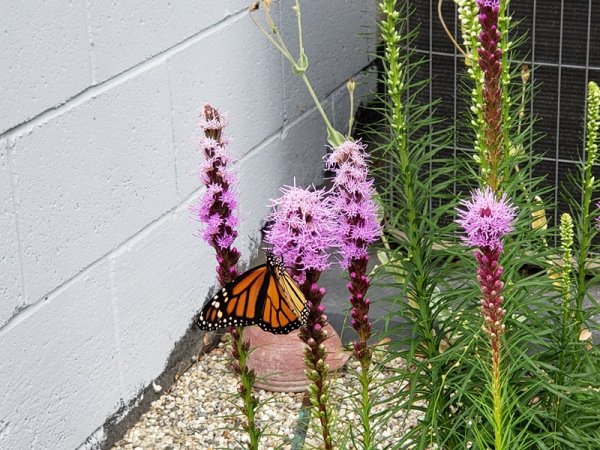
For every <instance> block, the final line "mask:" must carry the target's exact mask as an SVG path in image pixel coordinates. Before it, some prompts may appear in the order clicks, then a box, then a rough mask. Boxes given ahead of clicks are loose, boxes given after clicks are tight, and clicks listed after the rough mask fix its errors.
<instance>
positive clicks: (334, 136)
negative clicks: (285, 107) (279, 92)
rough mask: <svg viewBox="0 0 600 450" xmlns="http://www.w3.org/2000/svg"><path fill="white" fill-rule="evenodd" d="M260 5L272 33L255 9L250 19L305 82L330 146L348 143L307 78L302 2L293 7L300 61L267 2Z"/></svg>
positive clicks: (297, 1) (297, 0)
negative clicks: (280, 29)
mask: <svg viewBox="0 0 600 450" xmlns="http://www.w3.org/2000/svg"><path fill="white" fill-rule="evenodd" d="M260 3H261V5H262V7H263V9H264V11H265V17H266V20H267V23H268V24H269V26H270V28H271V32H267V30H265V29H264V27H263V26H262V25H261V24H260V23H258V21H257V20H256V19H255V18H254V15H253V14H252V11H253V10H254V9H251V10H250V17H251V19H252V21H253V22H254V24H255V25H256V27H257V28H258V29H259V30H260V31H261V32H262V33H263V34H264V35H265V36H266V37H267V39H268V40H269V42H271V44H273V46H274V47H275V48H276V49H277V50H279V52H280V53H281V54H282V55H283V56H284V57H285V59H287V60H288V62H289V63H290V66H291V68H292V71H293V72H294V73H295V74H296V75H298V76H299V77H300V79H301V80H302V81H303V82H304V85H305V86H306V89H307V91H308V93H309V95H310V96H311V98H312V100H313V102H314V103H315V106H316V108H317V110H318V111H319V114H321V118H322V119H323V122H324V123H325V126H326V128H327V141H328V142H329V145H331V146H332V147H339V146H340V145H342V144H343V143H344V141H346V138H345V137H344V135H343V134H342V133H340V132H339V131H337V130H336V129H335V128H334V127H333V125H332V124H331V121H330V120H329V117H327V114H326V113H325V110H324V109H323V106H322V105H321V102H320V100H319V97H318V96H317V94H316V93H315V90H314V89H313V87H312V85H311V83H310V80H309V79H308V77H307V76H306V71H307V70H308V57H307V56H306V53H305V52H304V42H303V36H302V12H301V10H300V1H299V0H296V3H295V5H294V7H293V10H294V13H295V14H296V19H297V27H298V46H299V49H298V54H299V56H298V59H296V58H294V56H293V55H292V53H291V52H290V50H289V49H288V47H287V45H285V41H284V40H283V37H282V36H281V33H280V31H279V29H278V28H277V25H276V24H275V22H274V21H273V17H272V16H271V7H270V5H269V4H267V2H265V1H264V0H262V1H261V2H260Z"/></svg>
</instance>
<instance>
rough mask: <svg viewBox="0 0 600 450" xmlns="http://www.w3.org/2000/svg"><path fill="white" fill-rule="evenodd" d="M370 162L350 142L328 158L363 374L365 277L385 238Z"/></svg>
mask: <svg viewBox="0 0 600 450" xmlns="http://www.w3.org/2000/svg"><path fill="white" fill-rule="evenodd" d="M367 159H368V158H367V155H366V153H365V146H364V145H363V144H362V143H361V142H353V141H349V140H348V141H346V142H344V143H343V144H342V145H340V146H339V147H337V148H335V149H334V150H333V152H332V153H331V155H329V157H328V158H327V167H328V168H329V169H331V170H333V172H334V173H335V175H334V178H333V190H334V206H335V211H336V212H337V215H338V217H339V227H338V230H337V237H338V247H339V249H340V255H341V260H342V261H341V264H342V266H343V267H344V268H345V269H347V270H348V273H349V274H350V282H349V283H348V284H347V286H348V290H349V291H350V304H351V305H352V310H351V316H352V319H353V320H352V322H351V323H352V327H353V328H354V329H355V330H356V332H357V333H358V339H359V340H358V341H357V342H355V346H354V348H355V356H356V358H357V359H358V360H359V361H360V363H361V365H362V367H363V370H367V369H368V367H369V366H370V364H371V351H370V349H369V348H368V344H367V343H368V340H369V338H370V336H371V327H370V324H369V316H368V315H369V303H368V302H365V297H366V293H367V289H368V288H369V284H370V282H369V279H368V277H367V276H366V275H365V274H366V270H367V262H368V260H369V245H370V244H372V243H373V242H375V241H376V240H377V239H378V238H379V236H380V235H381V227H380V225H379V222H378V220H377V205H376V204H375V201H374V200H373V195H374V193H375V192H374V189H373V179H372V178H370V177H369V166H368V163H367Z"/></svg>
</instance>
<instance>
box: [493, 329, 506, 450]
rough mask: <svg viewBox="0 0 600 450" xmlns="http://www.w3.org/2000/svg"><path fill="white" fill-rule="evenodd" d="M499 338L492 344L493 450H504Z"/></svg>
mask: <svg viewBox="0 0 600 450" xmlns="http://www.w3.org/2000/svg"><path fill="white" fill-rule="evenodd" d="M500 363H501V353H500V338H499V337H496V342H492V407H493V415H494V425H493V426H494V444H495V450H503V449H504V427H503V426H502V416H503V411H502V382H501V379H500V376H501V373H500V370H501V369H500Z"/></svg>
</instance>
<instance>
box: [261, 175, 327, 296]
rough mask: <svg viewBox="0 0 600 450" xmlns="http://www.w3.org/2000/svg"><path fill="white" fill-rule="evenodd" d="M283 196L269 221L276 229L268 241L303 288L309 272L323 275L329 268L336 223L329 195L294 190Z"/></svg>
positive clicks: (315, 191) (271, 231)
mask: <svg viewBox="0 0 600 450" xmlns="http://www.w3.org/2000/svg"><path fill="white" fill-rule="evenodd" d="M282 192H283V194H284V195H283V196H282V197H280V198H279V199H277V200H274V201H273V203H272V206H273V208H274V210H273V213H272V214H271V215H270V217H269V219H270V221H272V223H273V225H272V226H271V228H270V229H269V230H268V231H267V236H266V240H267V242H268V243H269V244H271V245H272V246H273V253H275V254H277V255H280V256H281V257H282V258H283V261H284V263H285V265H286V266H287V267H290V268H292V269H293V272H292V275H293V276H294V278H295V279H296V281H297V282H298V284H300V285H302V284H303V283H304V282H305V280H306V272H307V271H318V272H322V271H323V270H325V269H327V268H328V267H329V265H330V263H329V250H330V249H331V247H333V246H334V245H335V243H336V240H335V235H334V232H335V229H336V222H335V220H334V216H333V215H332V214H331V209H332V206H331V201H330V199H329V198H328V197H326V195H325V191H323V190H320V189H319V190H307V189H301V188H299V187H295V186H294V187H287V188H284V189H282Z"/></svg>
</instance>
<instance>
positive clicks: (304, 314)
mask: <svg viewBox="0 0 600 450" xmlns="http://www.w3.org/2000/svg"><path fill="white" fill-rule="evenodd" d="M307 318H308V309H307V305H306V299H305V298H304V295H303V294H302V292H301V291H300V288H299V287H298V285H297V284H296V283H295V281H294V280H293V279H292V278H291V277H290V275H289V274H288V273H287V272H286V271H285V268H284V267H283V264H282V262H278V261H275V258H274V256H273V255H272V254H271V253H267V263H266V264H263V265H261V266H257V267H254V268H253V269H250V270H248V271H247V272H244V273H243V274H242V275H240V276H239V277H238V278H236V279H235V280H234V281H232V282H231V283H229V284H228V285H227V286H225V287H224V288H223V289H221V290H220V291H219V292H217V294H216V295H215V296H214V297H213V298H212V299H211V300H210V301H209V302H208V304H207V305H206V306H205V307H204V309H203V310H202V312H201V313H200V316H199V317H198V326H199V327H200V328H201V329H203V330H215V329H217V328H224V327H228V326H248V325H258V326H259V327H261V328H262V329H263V330H265V331H268V332H270V333H275V334H287V333H289V332H290V331H292V330H295V329H296V328H299V327H300V326H302V325H304V324H305V323H306V319H307Z"/></svg>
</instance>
